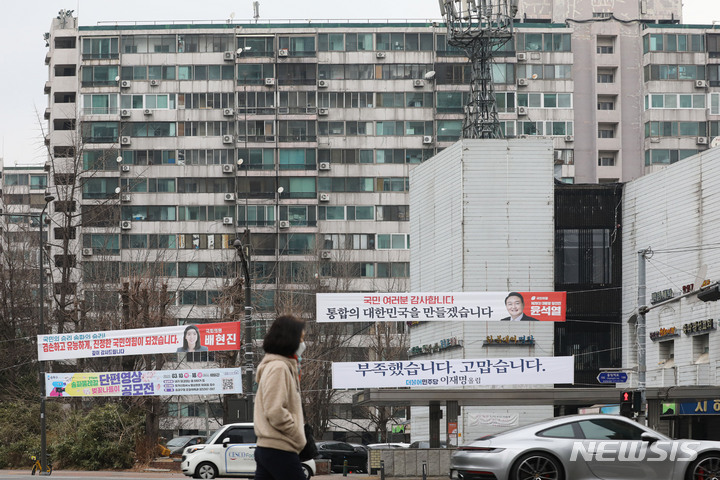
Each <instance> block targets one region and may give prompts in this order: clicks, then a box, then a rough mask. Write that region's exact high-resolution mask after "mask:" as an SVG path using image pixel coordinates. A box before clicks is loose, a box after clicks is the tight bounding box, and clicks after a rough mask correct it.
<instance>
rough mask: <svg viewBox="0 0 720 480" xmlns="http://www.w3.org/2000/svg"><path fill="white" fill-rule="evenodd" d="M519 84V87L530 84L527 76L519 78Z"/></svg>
mask: <svg viewBox="0 0 720 480" xmlns="http://www.w3.org/2000/svg"><path fill="white" fill-rule="evenodd" d="M517 84H518V86H519V87H525V86H527V84H528V80H527V78H518V79H517Z"/></svg>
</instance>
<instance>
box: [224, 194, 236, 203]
mask: <svg viewBox="0 0 720 480" xmlns="http://www.w3.org/2000/svg"><path fill="white" fill-rule="evenodd" d="M225 201H226V202H234V201H235V194H234V193H226V194H225Z"/></svg>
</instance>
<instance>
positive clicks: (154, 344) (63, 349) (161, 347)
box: [37, 322, 240, 360]
mask: <svg viewBox="0 0 720 480" xmlns="http://www.w3.org/2000/svg"><path fill="white" fill-rule="evenodd" d="M37 344H38V360H67V359H72V358H89V357H115V356H121V355H146V354H154V353H182V352H207V351H223V350H238V349H239V348H240V322H224V323H202V324H193V325H177V326H169V327H155V328H136V329H128V330H107V331H102V332H84V333H81V332H75V333H63V334H57V335H38V342H37Z"/></svg>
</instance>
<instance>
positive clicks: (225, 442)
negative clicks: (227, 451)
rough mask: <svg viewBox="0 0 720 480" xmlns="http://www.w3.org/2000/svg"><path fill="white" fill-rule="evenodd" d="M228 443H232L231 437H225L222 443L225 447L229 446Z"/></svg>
mask: <svg viewBox="0 0 720 480" xmlns="http://www.w3.org/2000/svg"><path fill="white" fill-rule="evenodd" d="M228 443H230V437H225V438H223V441H222V444H223V447H224V448H227V446H228Z"/></svg>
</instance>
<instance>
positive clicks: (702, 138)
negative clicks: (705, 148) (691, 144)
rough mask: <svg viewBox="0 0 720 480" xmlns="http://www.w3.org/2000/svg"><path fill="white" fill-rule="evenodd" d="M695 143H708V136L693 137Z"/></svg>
mask: <svg viewBox="0 0 720 480" xmlns="http://www.w3.org/2000/svg"><path fill="white" fill-rule="evenodd" d="M695 143H697V144H698V145H707V144H708V137H697V138H696V139H695Z"/></svg>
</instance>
